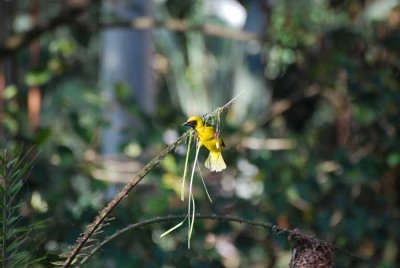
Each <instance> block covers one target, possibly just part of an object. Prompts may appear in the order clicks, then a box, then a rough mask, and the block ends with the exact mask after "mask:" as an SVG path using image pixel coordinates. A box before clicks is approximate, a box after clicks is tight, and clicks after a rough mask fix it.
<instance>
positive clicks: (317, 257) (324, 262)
mask: <svg viewBox="0 0 400 268" xmlns="http://www.w3.org/2000/svg"><path fill="white" fill-rule="evenodd" d="M289 241H290V242H291V244H292V245H293V247H294V248H293V253H292V259H291V260H290V264H289V268H333V247H332V245H331V244H329V243H327V242H325V241H322V240H319V239H316V238H315V237H314V236H311V235H305V234H303V233H301V232H300V231H299V230H294V231H293V233H292V234H290V235H289Z"/></svg>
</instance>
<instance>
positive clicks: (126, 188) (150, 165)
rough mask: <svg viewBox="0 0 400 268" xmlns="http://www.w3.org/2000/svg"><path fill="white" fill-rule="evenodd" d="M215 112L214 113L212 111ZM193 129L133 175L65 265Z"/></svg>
mask: <svg viewBox="0 0 400 268" xmlns="http://www.w3.org/2000/svg"><path fill="white" fill-rule="evenodd" d="M228 108H229V106H226V105H225V106H223V108H221V109H218V111H219V113H221V112H223V111H225V110H227V109H228ZM211 114H213V113H211ZM190 131H191V130H188V131H186V132H185V133H184V134H183V135H182V136H180V137H179V138H178V139H177V140H176V141H175V142H174V143H172V144H170V145H169V146H167V147H166V148H165V149H164V150H163V151H162V152H161V153H159V154H158V155H157V156H156V157H154V158H153V159H152V160H151V161H150V162H149V163H147V164H146V166H144V167H143V168H142V169H141V170H140V171H139V172H138V173H137V174H136V175H135V176H134V177H132V178H131V179H130V180H129V182H128V183H127V184H126V185H125V186H124V188H122V190H121V191H120V192H119V193H118V194H117V195H116V196H115V197H114V198H113V199H112V200H111V201H110V202H109V203H108V204H107V206H105V207H104V208H103V209H102V210H101V211H100V213H99V215H98V216H97V217H96V218H95V219H94V221H93V222H92V223H91V224H89V225H88V226H87V227H86V231H85V232H84V233H83V234H82V235H81V236H80V237H79V238H78V239H77V241H76V245H75V246H74V247H73V249H72V250H71V253H70V254H68V255H69V256H68V258H67V259H66V261H65V263H64V265H63V267H69V266H70V265H71V264H72V263H73V261H74V259H75V258H76V257H77V256H78V254H79V252H80V251H81V250H82V248H83V247H84V246H85V244H86V243H87V242H88V240H89V238H91V237H92V236H93V234H94V233H95V231H96V230H98V229H99V227H100V226H101V224H102V222H103V221H104V220H105V219H106V218H107V216H108V215H109V214H110V212H111V211H112V210H113V209H114V207H116V206H117V205H118V204H119V202H121V200H122V199H124V198H125V197H126V196H128V193H129V192H130V191H131V190H132V189H133V188H134V187H135V186H136V185H137V184H138V183H139V182H140V181H141V180H142V179H143V178H144V177H145V176H146V175H147V174H148V173H149V172H150V171H151V170H153V169H154V168H155V167H157V166H158V165H159V163H160V162H161V160H163V159H164V158H165V157H166V156H167V155H168V154H169V153H170V152H173V151H174V150H175V148H176V147H177V146H178V145H179V144H180V143H181V142H183V141H184V140H185V139H186V137H187V136H188V135H189V133H190Z"/></svg>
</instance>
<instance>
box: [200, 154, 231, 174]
mask: <svg viewBox="0 0 400 268" xmlns="http://www.w3.org/2000/svg"><path fill="white" fill-rule="evenodd" d="M204 166H205V167H206V168H208V169H209V170H211V171H215V172H220V171H222V170H224V169H225V168H226V164H225V161H224V159H223V158H222V154H221V153H220V152H219V153H212V152H210V154H209V155H208V158H207V160H206V162H205V163H204Z"/></svg>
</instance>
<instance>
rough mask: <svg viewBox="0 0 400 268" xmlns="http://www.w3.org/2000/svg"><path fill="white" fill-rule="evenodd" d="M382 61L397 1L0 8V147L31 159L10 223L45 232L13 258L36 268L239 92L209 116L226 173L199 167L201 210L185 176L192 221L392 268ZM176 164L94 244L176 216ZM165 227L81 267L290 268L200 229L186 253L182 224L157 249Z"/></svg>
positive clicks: (397, 195) (389, 139)
mask: <svg viewBox="0 0 400 268" xmlns="http://www.w3.org/2000/svg"><path fill="white" fill-rule="evenodd" d="M31 29H35V30H33V31H32V30H31ZM30 30H31V31H30ZM27 31H28V34H26V33H27ZM399 56H400V2H399V1H398V0H375V1H374V0H353V1H350V0H297V1H290V0H280V1H277V0H240V1H235V0H188V1H180V0H153V1H148V0H103V1H95V0H92V1H90V0H63V1H53V0H30V1H28V0H0V122H1V125H0V135H1V136H0V137H1V140H0V147H1V148H7V150H8V152H9V153H12V152H13V151H15V150H16V149H17V148H19V147H21V146H23V148H25V149H27V148H29V147H32V146H33V150H34V151H35V152H36V153H37V157H36V158H35V160H34V162H33V167H32V170H31V172H30V175H29V177H28V179H27V181H26V186H25V187H24V191H23V192H22V193H21V195H22V198H23V199H24V200H25V205H24V206H23V207H22V208H21V213H22V215H23V217H24V222H35V221H39V220H43V219H47V220H48V221H47V222H46V225H45V227H44V230H41V231H40V235H39V237H40V239H39V241H41V242H40V243H38V245H37V247H36V248H34V249H32V251H30V252H29V254H30V255H31V257H32V258H38V257H41V256H46V258H45V259H43V260H42V261H40V262H39V263H38V264H36V266H37V267H50V266H51V264H50V262H52V261H55V260H58V254H59V253H60V252H62V251H65V250H66V249H67V247H68V246H70V245H72V244H74V242H75V240H76V238H77V237H78V236H79V234H80V233H81V232H82V231H83V230H84V227H85V226H86V225H87V224H88V223H90V222H91V221H92V220H93V219H94V217H95V216H96V215H97V211H98V210H99V209H101V208H102V207H103V206H105V205H106V204H107V203H108V202H109V201H110V200H111V199H112V198H113V197H114V196H115V194H116V193H117V192H118V190H119V189H120V188H121V187H122V186H123V185H124V184H125V183H126V182H127V181H128V180H129V178H131V177H132V176H133V175H134V174H135V172H136V171H138V170H139V169H140V168H141V167H143V166H144V165H145V164H146V163H147V162H148V161H149V160H150V159H151V158H152V157H154V156H155V155H156V154H157V153H158V152H160V151H161V150H162V148H164V147H165V146H166V145H167V144H170V143H172V142H174V141H175V140H176V139H177V138H178V137H179V135H180V134H181V133H183V132H184V131H185V130H186V129H184V128H183V127H181V124H182V123H183V122H184V121H185V120H186V118H187V117H188V116H192V115H203V114H205V113H207V112H210V111H212V110H213V109H215V108H217V107H218V106H222V105H223V104H225V103H226V102H228V101H229V100H230V99H232V98H233V97H234V96H236V95H237V94H238V93H239V92H241V95H240V96H239V97H238V98H237V99H236V100H235V103H234V105H233V106H232V107H231V108H230V109H229V111H228V112H227V113H224V114H222V115H221V123H222V131H221V135H222V137H223V139H224V141H225V144H226V145H227V147H226V149H225V151H224V152H223V155H224V158H225V162H226V163H227V166H228V168H227V169H226V170H224V171H223V172H221V173H210V172H209V171H208V170H207V169H205V168H204V166H203V163H204V161H205V159H206V157H207V153H206V151H205V150H204V151H202V152H201V153H200V162H201V167H202V174H203V176H204V179H205V182H206V184H207V187H208V191H209V193H210V195H211V197H212V199H213V203H210V202H209V201H208V198H207V195H206V193H205V192H204V189H203V185H202V183H201V180H200V177H199V176H197V177H196V179H195V186H194V195H195V199H196V205H197V210H196V212H199V213H213V214H218V215H235V216H239V217H242V218H245V219H253V220H260V221H269V222H272V223H276V224H277V225H279V226H280V227H284V228H300V229H302V230H304V231H306V232H309V233H313V234H315V235H316V236H317V237H319V238H321V239H324V240H327V241H330V242H332V243H333V244H334V245H336V246H337V247H340V248H343V249H346V250H348V251H350V252H352V253H353V254H356V255H359V256H362V257H364V258H367V259H368V260H370V261H371V262H372V263H374V264H376V265H377V266H379V267H399V266H400V254H399V247H400V221H399V216H400V214H399V213H400V210H399V209H400V177H399V174H400V140H399V139H398V138H396V137H398V136H397V135H398V132H399V131H400V117H399V110H400V105H399V104H400V58H399ZM185 153H186V145H182V146H180V147H179V148H178V149H177V150H176V151H175V152H174V153H173V154H170V155H169V156H168V157H166V158H165V160H164V161H162V163H161V165H160V166H159V167H158V168H156V169H155V170H153V171H152V172H151V173H150V174H149V175H148V176H147V177H146V178H145V179H144V180H143V181H142V182H141V183H140V185H139V186H138V187H137V188H135V189H134V190H133V192H131V194H130V195H129V196H128V197H127V198H126V199H124V200H123V202H122V203H121V204H120V205H119V206H118V207H117V208H116V209H115V210H114V211H113V213H112V215H113V217H114V218H115V219H113V220H112V221H111V222H110V225H109V226H107V227H105V228H104V230H103V231H104V233H103V234H102V235H101V236H102V237H104V236H107V235H110V234H112V233H113V232H115V231H116V230H118V229H120V228H123V227H125V226H126V225H128V224H129V223H135V222H138V221H140V220H143V219H149V218H152V217H156V216H165V215H169V214H178V215H180V214H182V213H185V212H186V211H187V204H186V203H185V202H181V201H180V181H179V179H180V178H181V176H182V174H183V169H184V163H185ZM193 155H194V154H192V156H193ZM174 224H175V223H170V224H156V225H152V226H151V227H146V228H144V229H141V230H140V231H134V232H131V233H128V234H125V235H124V236H121V237H119V238H117V239H116V240H114V241H113V242H111V243H109V244H107V246H106V247H105V248H103V250H101V251H100V252H99V253H97V255H96V256H94V257H93V258H91V259H90V261H89V262H88V264H87V265H86V266H87V267H189V266H190V267H229V268H234V267H287V265H288V263H289V260H290V257H291V251H290V245H289V244H288V242H287V240H286V239H285V237H282V236H276V235H274V234H272V233H271V232H268V231H267V230H264V229H257V228H255V227H249V226H246V225H238V224H232V223H227V222H216V221H202V220H197V221H196V222H195V227H194V234H193V236H192V248H191V249H190V250H187V243H186V241H187V229H186V228H187V227H186V225H184V226H182V227H181V228H179V229H178V230H176V231H175V232H173V233H171V234H170V235H168V236H166V237H165V238H160V234H161V233H163V232H164V231H166V230H167V229H168V228H170V227H172V226H173V225H174ZM334 260H335V267H363V266H362V265H360V264H357V263H356V262H355V260H354V259H353V258H351V257H350V256H347V255H345V254H335V257H334ZM364 265H365V264H364Z"/></svg>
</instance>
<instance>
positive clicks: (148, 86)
mask: <svg viewBox="0 0 400 268" xmlns="http://www.w3.org/2000/svg"><path fill="white" fill-rule="evenodd" d="M150 10H151V1H148V0H113V1H110V0H108V1H105V4H104V13H105V15H106V16H112V17H113V18H114V19H115V20H119V21H129V20H131V19H133V18H135V17H138V16H149V15H150V13H151V12H150ZM102 45H103V48H102V58H101V77H100V81H101V82H100V83H101V84H100V86H101V88H102V90H103V93H104V95H105V97H106V100H107V106H106V107H105V111H104V115H105V117H106V120H107V121H108V123H109V126H108V127H107V128H105V129H104V130H103V134H102V142H101V151H102V154H103V155H110V154H117V153H118V151H119V149H120V148H119V147H120V145H121V143H123V142H124V141H126V140H127V138H128V137H126V135H124V133H123V130H124V129H126V128H131V129H132V128H135V120H134V118H132V115H131V114H129V112H128V111H126V110H125V109H124V107H123V106H122V105H121V104H120V103H119V102H118V100H117V98H116V95H115V86H116V85H118V84H123V85H124V86H127V87H128V88H129V90H130V92H131V94H132V96H133V98H134V99H135V100H136V103H137V104H138V105H139V106H140V108H141V109H142V110H143V111H144V112H146V113H152V112H153V111H154V106H155V88H154V83H153V79H152V78H153V76H152V68H151V60H152V42H151V32H150V30H144V31H143V30H141V31H136V30H134V29H127V28H109V29H105V30H104V32H103V35H102Z"/></svg>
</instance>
